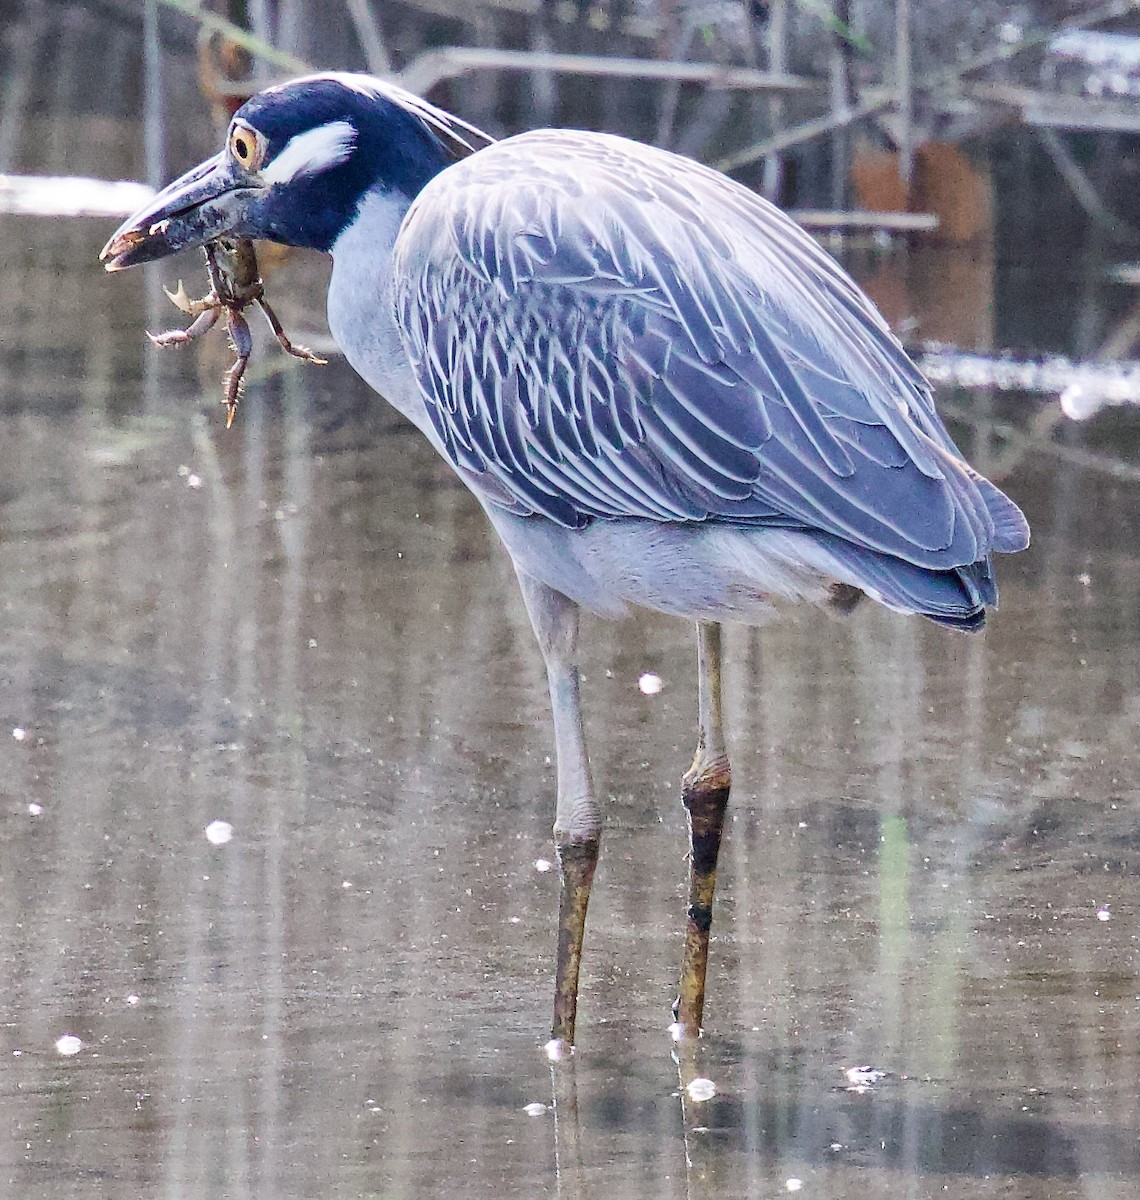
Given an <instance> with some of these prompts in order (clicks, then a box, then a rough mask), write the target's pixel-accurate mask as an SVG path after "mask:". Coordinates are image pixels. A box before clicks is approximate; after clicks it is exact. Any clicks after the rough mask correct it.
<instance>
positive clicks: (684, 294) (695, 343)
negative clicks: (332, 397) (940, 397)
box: [394, 131, 1027, 569]
mask: <svg viewBox="0 0 1140 1200" xmlns="http://www.w3.org/2000/svg"><path fill="white" fill-rule="evenodd" d="M394 277H395V280H396V304H397V311H398V317H399V320H400V324H401V332H402V336H403V338H404V342H405V347H406V349H407V351H408V355H409V358H410V360H411V363H412V365H413V368H414V370H415V372H416V376H417V379H418V382H419V384H420V388H421V390H422V392H423V395H424V398H425V401H426V404H427V408H428V412H429V415H430V417H431V420H432V423H433V425H434V427H435V429H436V431H437V432H438V434H439V436H440V438H441V440H442V443H443V446H444V450H445V453H446V454H447V456H448V457H449V458H450V460H451V462H452V463H453V464H454V465H455V466H456V467H457V468H458V469H459V470H460V471H461V472H463V473H464V474H465V475H466V476H467V477H468V478H469V479H472V481H473V482H474V483H475V484H476V486H482V488H483V489H484V491H485V492H486V494H488V495H489V496H490V497H491V498H492V499H493V501H494V502H496V503H500V504H503V505H506V506H508V507H510V508H512V509H513V510H514V511H516V512H522V513H536V514H541V515H543V516H545V517H547V518H549V519H550V520H553V521H556V522H558V523H560V524H563V525H566V526H569V527H577V526H582V525H584V524H587V523H588V522H590V521H591V520H595V519H598V518H607V517H629V516H633V517H644V518H650V519H656V520H661V521H701V520H721V521H731V522H734V523H757V524H760V523H766V524H778V525H786V526H792V527H796V528H804V529H811V530H818V531H820V532H824V533H828V534H833V535H836V536H838V537H840V538H842V539H844V540H847V541H850V542H853V543H854V544H856V545H858V546H862V547H866V548H867V549H871V550H876V551H882V552H885V553H888V554H890V555H893V556H898V557H901V558H903V559H906V560H908V561H911V562H914V563H916V564H918V565H920V566H925V567H933V568H936V569H939V568H940V569H945V568H947V567H953V566H958V565H962V564H969V563H972V562H975V561H977V560H978V559H980V558H983V557H984V556H985V555H986V554H987V553H988V552H989V551H990V550H991V549H997V550H1006V549H1019V548H1021V546H1022V545H1024V544H1025V541H1026V537H1027V529H1026V526H1025V522H1024V519H1023V518H1022V517H1021V514H1020V512H1019V511H1018V510H1017V508H1016V507H1015V506H1014V505H1013V504H1012V503H1011V502H1010V501H1009V500H1007V499H1006V497H1005V496H1003V495H1002V493H1001V492H1000V491H998V489H997V488H995V487H994V486H993V485H992V484H989V483H988V482H987V481H985V480H983V479H981V478H980V477H979V476H977V475H976V474H975V473H974V472H972V471H971V470H970V468H969V467H967V466H966V465H965V464H964V463H963V462H962V461H961V459H960V457H959V455H958V452H957V450H956V449H955V447H954V445H953V443H952V442H951V440H950V438H949V436H948V434H947V433H946V430H945V428H944V427H943V425H942V423H941V421H940V420H939V418H938V416H937V414H936V412H935V410H934V406H933V403H932V400H931V396H930V392H929V389H928V388H927V386H926V384H925V382H924V381H923V379H922V377H921V376H920V375H919V373H918V372H917V370H916V369H915V367H914V366H913V365H912V364H911V362H910V361H909V359H908V358H907V357H906V355H905V354H904V353H903V351H902V350H901V348H900V347H899V346H898V343H897V342H896V341H895V340H894V338H893V337H892V336H891V334H890V333H889V331H888V330H887V327H886V326H885V324H884V323H883V321H882V319H881V317H879V315H878V314H877V313H876V311H875V310H874V308H873V307H872V306H871V304H870V302H869V301H868V300H867V299H866V298H865V297H864V296H863V294H862V293H861V292H860V291H859V290H858V288H857V287H856V286H855V285H854V283H852V282H851V280H850V279H849V278H848V277H847V276H846V275H845V274H844V273H843V272H842V271H841V270H840V268H839V267H838V266H837V265H836V264H835V263H834V262H833V261H832V260H831V259H830V258H828V257H827V256H826V255H825V254H823V252H822V251H821V250H819V248H818V247H817V246H816V244H815V243H814V242H813V241H812V240H811V239H810V238H809V237H808V236H807V235H806V234H805V233H803V232H802V230H800V229H799V227H798V226H796V225H795V224H794V223H793V222H791V221H790V220H789V219H788V218H786V217H785V216H784V215H783V214H782V213H780V212H779V210H777V209H775V208H774V207H772V206H771V205H769V204H767V203H766V202H765V201H763V200H761V199H760V198H759V197H757V196H754V195H753V194H752V193H751V192H749V191H747V190H746V189H744V188H742V187H740V186H739V185H737V184H735V183H733V182H731V181H730V180H728V179H726V178H724V177H723V176H720V175H718V174H716V173H715V172H712V171H709V170H707V169H705V168H703V167H700V166H699V165H697V164H696V163H693V162H691V161H689V160H687V159H683V158H679V157H677V156H675V155H671V154H667V153H665V152H663V151H659V150H654V149H652V148H650V147H646V146H642V145H639V144H637V143H633V142H628V141H625V140H624V139H621V138H614V137H609V136H606V135H602V134H587V133H572V132H566V131H543V132H540V133H533V134H525V135H522V136H519V137H515V138H510V139H507V140H506V141H503V142H499V143H497V144H496V145H494V146H491V147H489V148H488V149H486V150H483V151H481V152H480V153H478V154H476V155H473V156H472V157H471V158H469V159H466V160H465V161H464V162H462V163H460V164H457V165H456V166H454V167H451V168H449V169H448V170H446V171H444V172H443V173H441V175H439V176H438V177H437V178H436V179H435V180H434V181H433V182H432V183H431V184H429V185H428V187H427V188H426V189H425V190H424V192H423V193H422V194H421V196H420V197H419V198H418V199H417V201H416V202H415V204H414V205H413V207H412V209H411V211H410V212H409V214H408V217H407V218H406V220H405V222H404V225H403V227H402V229H401V232H400V235H399V237H398V239H397V245H396V260H395V271H394Z"/></svg>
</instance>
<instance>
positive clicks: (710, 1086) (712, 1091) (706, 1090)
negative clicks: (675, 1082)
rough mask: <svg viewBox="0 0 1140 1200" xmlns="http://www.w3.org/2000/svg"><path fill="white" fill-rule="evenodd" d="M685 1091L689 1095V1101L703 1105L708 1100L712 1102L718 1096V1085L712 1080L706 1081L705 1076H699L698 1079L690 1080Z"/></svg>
mask: <svg viewBox="0 0 1140 1200" xmlns="http://www.w3.org/2000/svg"><path fill="white" fill-rule="evenodd" d="M685 1091H686V1092H688V1093H689V1099H690V1100H693V1101H695V1102H696V1103H697V1104H703V1103H704V1102H705V1101H706V1100H711V1099H712V1098H713V1097H714V1096H715V1095H716V1084H715V1083H713V1081H712V1080H711V1079H706V1078H705V1077H704V1076H703V1075H698V1076H697V1078H696V1079H690V1080H689V1082H688V1084H687V1085H686V1087H685Z"/></svg>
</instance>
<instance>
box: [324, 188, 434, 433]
mask: <svg viewBox="0 0 1140 1200" xmlns="http://www.w3.org/2000/svg"><path fill="white" fill-rule="evenodd" d="M410 205H411V200H410V199H409V198H408V197H407V196H405V195H403V194H402V193H400V192H397V191H391V190H384V189H381V188H376V189H373V190H372V191H371V192H368V193H367V194H366V195H365V197H364V199H363V200H362V201H361V202H360V207H359V209H358V210H357V216H356V220H354V221H353V222H352V224H351V225H349V226H348V228H347V229H345V231H344V232H343V233H342V234H341V235H340V236H339V237H338V238H337V239H336V241H335V242H334V243H333V245H332V250H331V252H332V259H333V273H332V280H331V282H330V284H329V296H328V318H329V329H330V330H331V331H332V335H333V337H334V338H336V340H337V342H338V344H339V345H340V348H341V349H342V350H343V351H344V356H345V358H347V359H348V362H349V364H350V365H351V366H352V367H353V368H354V369H355V370H356V371H357V372H358V374H360V375H362V376H363V377H364V379H365V380H366V381H367V382H368V383H369V384H371V385H372V387H374V388H375V389H376V391H378V392H379V393H380V394H381V395H382V396H383V397H384V398H385V399H386V400H387V401H388V402H389V403H390V404H391V405H393V407H395V408H397V409H398V410H399V411H400V412H402V413H403V414H404V416H406V417H407V418H408V419H409V420H410V421H412V422H413V423H414V424H415V425H416V426H418V427H419V429H420V430H422V431H423V432H424V433H425V434H426V435H427V436H428V438H429V439H430V440H431V441H432V442H433V443H435V442H436V441H437V438H436V433H435V430H434V429H433V428H432V425H431V421H430V420H429V418H428V416H427V412H426V410H425V409H424V402H423V398H422V397H421V395H420V392H419V388H418V386H417V384H416V381H415V377H414V376H413V374H412V371H411V368H410V366H409V365H408V360H407V355H406V354H405V352H404V348H403V345H402V343H401V341H400V331H399V328H398V326H397V323H396V315H395V310H394V306H393V303H392V247H393V246H394V245H395V242H396V235H397V234H398V233H399V231H400V224H401V222H402V221H403V219H404V215H405V214H406V213H407V211H408V208H409V207H410ZM437 448H438V447H437Z"/></svg>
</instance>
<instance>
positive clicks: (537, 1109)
mask: <svg viewBox="0 0 1140 1200" xmlns="http://www.w3.org/2000/svg"><path fill="white" fill-rule="evenodd" d="M523 1112H524V1113H526V1115H527V1116H528V1117H541V1116H542V1115H543V1113H545V1112H546V1105H545V1104H539V1102H538V1101H537V1100H535V1101H534V1103H532V1104H525V1105H523Z"/></svg>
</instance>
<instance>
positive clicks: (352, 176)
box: [100, 74, 491, 271]
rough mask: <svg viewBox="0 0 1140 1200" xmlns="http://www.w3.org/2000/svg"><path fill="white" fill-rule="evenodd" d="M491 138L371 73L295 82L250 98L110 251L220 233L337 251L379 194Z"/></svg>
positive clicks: (421, 181) (141, 251) (160, 254)
mask: <svg viewBox="0 0 1140 1200" xmlns="http://www.w3.org/2000/svg"><path fill="white" fill-rule="evenodd" d="M490 141H491V139H490V138H489V137H488V136H487V135H486V134H484V133H480V131H479V130H477V129H475V128H474V127H473V126H470V125H467V124H465V123H464V122H462V121H460V120H458V119H457V118H455V117H452V116H450V115H449V114H447V113H445V112H443V111H442V110H441V109H438V108H435V107H433V106H432V105H430V104H428V103H426V102H425V101H423V100H421V99H419V98H418V97H417V96H413V95H412V94H411V93H410V92H405V91H403V90H402V89H401V88H398V87H395V86H393V85H392V84H388V83H384V82H382V81H381V80H379V79H373V78H372V77H371V76H368V75H349V74H331V75H312V76H308V77H306V78H304V79H295V80H293V81H292V82H290V83H285V84H282V85H280V86H279V87H273V88H269V89H268V90H267V91H264V92H260V93H259V94H258V95H256V96H254V97H253V98H252V99H251V100H249V101H248V102H247V103H246V104H244V105H243V106H242V107H241V108H240V109H239V110H238V111H237V113H236V114H235V115H234V118H233V120H232V121H231V122H230V127H229V130H228V131H227V133H226V143H225V146H224V147H223V149H222V150H221V152H220V153H218V154H216V155H215V156H214V157H213V158H210V159H207V160H206V162H204V163H201V164H200V165H199V166H197V167H195V168H194V169H193V170H191V171H187V173H186V174H185V175H183V176H182V177H181V178H180V179H176V180H175V181H174V182H173V183H172V184H170V185H169V186H168V187H166V188H164V189H163V190H162V191H161V192H160V193H159V194H158V195H157V196H156V197H155V198H154V199H153V200H152V201H151V202H150V203H149V204H148V205H146V207H145V208H142V209H140V210H139V211H138V212H137V213H134V214H133V215H132V216H131V217H129V218H128V219H127V220H126V221H124V222H123V224H122V225H121V226H120V227H119V229H118V230H117V231H116V232H115V234H114V235H113V236H112V238H111V240H110V241H109V242H108V243H107V245H106V246H105V247H104V248H103V253H102V254H101V255H100V257H101V259H102V261H103V264H104V266H105V267H106V268H107V270H108V271H119V270H122V269H123V268H125V267H133V266H135V265H136V264H137V263H143V262H150V261H152V260H154V259H158V258H165V257H166V256H167V255H169V254H174V253H176V252H177V251H179V250H185V249H188V248H190V247H193V246H202V245H205V244H206V243H207V242H210V241H213V240H214V239H216V238H220V237H235V238H262V239H265V240H268V241H273V242H283V243H285V244H286V245H289V246H308V247H312V248H314V249H317V250H328V249H330V247H331V246H332V244H333V243H334V242H335V241H336V239H337V237H338V236H339V235H340V234H341V233H343V232H344V230H345V229H346V228H347V227H348V226H349V225H351V223H352V221H353V219H354V217H355V215H356V212H357V207H358V205H359V204H360V201H361V198H362V197H363V196H364V195H365V194H366V193H367V192H369V191H371V190H372V189H374V188H377V187H381V188H386V189H390V190H392V191H395V192H398V193H401V194H403V195H405V196H406V197H407V199H408V201H409V202H410V201H411V200H412V199H413V198H414V197H415V196H416V195H417V194H418V193H419V191H420V189H421V188H422V187H423V186H424V185H425V184H426V183H427V182H428V181H429V180H430V179H431V178H432V177H433V176H434V175H436V174H437V173H438V172H439V171H441V170H442V169H443V168H444V167H446V166H447V165H448V164H449V163H451V162H453V161H454V160H455V159H457V158H462V157H465V156H466V155H468V154H470V153H472V152H473V151H475V150H478V149H480V148H481V147H483V146H485V145H487V144H488V143H489V142H490Z"/></svg>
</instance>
